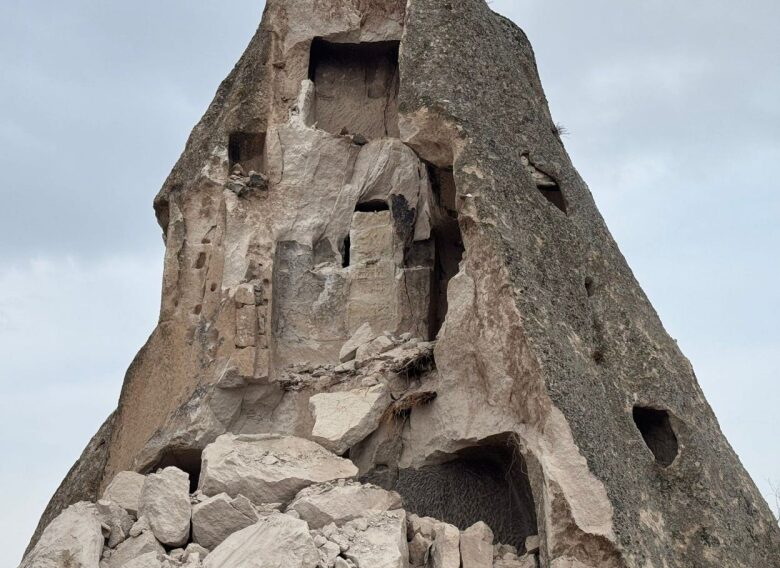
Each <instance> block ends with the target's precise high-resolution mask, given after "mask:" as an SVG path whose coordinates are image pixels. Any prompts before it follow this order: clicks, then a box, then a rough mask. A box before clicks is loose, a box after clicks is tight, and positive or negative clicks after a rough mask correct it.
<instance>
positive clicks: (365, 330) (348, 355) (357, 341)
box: [339, 323, 376, 363]
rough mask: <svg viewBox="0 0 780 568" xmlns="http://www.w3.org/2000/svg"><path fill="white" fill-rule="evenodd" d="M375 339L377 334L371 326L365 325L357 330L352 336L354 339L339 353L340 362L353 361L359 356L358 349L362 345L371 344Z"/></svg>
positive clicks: (351, 338)
mask: <svg viewBox="0 0 780 568" xmlns="http://www.w3.org/2000/svg"><path fill="white" fill-rule="evenodd" d="M375 338H376V334H375V333H374V331H373V330H372V329H371V325H370V324H368V323H364V324H363V325H361V326H360V327H359V328H358V329H357V331H356V332H355V333H353V334H352V337H350V338H349V340H348V341H347V342H346V343H345V344H344V346H343V347H342V348H341V352H340V353H339V361H340V362H341V363H346V362H347V361H352V360H353V359H354V358H355V355H356V354H357V350H358V348H359V347H361V346H362V345H365V344H367V343H370V342H371V341H373V340H374V339H375Z"/></svg>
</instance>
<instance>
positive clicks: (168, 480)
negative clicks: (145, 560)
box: [139, 467, 192, 548]
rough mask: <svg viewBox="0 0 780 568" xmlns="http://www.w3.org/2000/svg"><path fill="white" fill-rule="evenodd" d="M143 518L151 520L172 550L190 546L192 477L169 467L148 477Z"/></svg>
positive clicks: (154, 529) (145, 487) (153, 526)
mask: <svg viewBox="0 0 780 568" xmlns="http://www.w3.org/2000/svg"><path fill="white" fill-rule="evenodd" d="M139 514H140V515H142V516H144V517H146V518H147V519H148V520H149V525H150V526H151V527H152V532H153V533H154V536H155V537H156V538H157V540H159V541H160V542H161V543H163V544H165V545H167V546H169V547H173V548H175V547H178V546H183V545H185V544H187V540H188V539H189V536H190V517H191V515H192V506H191V505H190V477H189V475H187V474H186V473H185V472H183V471H182V470H180V469H178V468H176V467H166V468H165V469H163V470H161V471H159V472H158V473H152V474H150V475H148V476H147V477H146V482H145V483H144V487H143V490H142V491H141V499H140V503H139Z"/></svg>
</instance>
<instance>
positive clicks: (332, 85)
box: [309, 38, 400, 139]
mask: <svg viewBox="0 0 780 568" xmlns="http://www.w3.org/2000/svg"><path fill="white" fill-rule="evenodd" d="M399 45H400V43H399V42H373V43H333V42H328V41H325V40H323V39H320V38H316V39H315V40H314V41H313V42H312V45H311V54H310V57H309V79H311V80H312V81H313V82H314V85H315V93H316V94H315V117H316V118H315V120H316V122H317V126H318V128H321V129H322V130H326V131H328V132H330V133H331V134H337V135H338V134H352V135H360V136H363V137H365V138H366V139H373V138H382V137H385V136H393V137H397V136H398V135H399V131H398V48H399Z"/></svg>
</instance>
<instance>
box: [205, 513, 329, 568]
mask: <svg viewBox="0 0 780 568" xmlns="http://www.w3.org/2000/svg"><path fill="white" fill-rule="evenodd" d="M319 559H320V556H319V553H318V552H317V547H316V546H315V544H314V540H313V539H312V537H311V535H310V534H309V527H308V525H307V524H306V523H305V522H304V521H300V520H298V519H294V518H292V517H291V516H290V515H282V514H279V513H274V514H272V515H269V516H268V517H264V518H262V519H260V520H259V521H258V522H257V523H255V524H254V525H252V526H249V527H247V528H245V529H243V530H241V531H239V532H237V533H234V534H232V535H231V536H229V537H228V538H227V539H226V540H225V541H224V542H223V543H222V544H220V545H219V546H218V547H217V548H215V549H214V550H213V551H212V552H211V554H209V555H208V557H207V558H206V560H205V561H204V563H203V566H204V568H281V567H284V568H315V567H316V566H317V563H318V561H319Z"/></svg>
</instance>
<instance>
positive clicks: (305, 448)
mask: <svg viewBox="0 0 780 568" xmlns="http://www.w3.org/2000/svg"><path fill="white" fill-rule="evenodd" d="M355 475H357V468H356V467H355V466H354V464H352V462H350V461H349V460H345V459H342V458H339V457H338V456H335V455H333V454H332V453H331V452H329V451H328V450H326V449H325V448H323V447H322V446H320V445H319V444H316V443H315V442H312V441H310V440H305V439H303V438H295V437H292V436H280V435H277V434H259V435H252V436H250V435H242V436H235V435H232V434H225V435H223V436H220V437H219V438H218V439H217V440H216V442H214V443H213V444H210V445H209V446H207V447H206V449H205V450H204V451H203V465H202V469H201V475H200V490H201V491H203V493H205V494H206V495H218V494H219V493H227V494H228V495H231V496H238V495H244V496H246V497H247V498H249V499H250V500H251V501H252V503H256V504H260V503H289V502H290V501H291V500H292V499H293V498H294V497H295V495H296V494H297V493H298V492H299V491H300V490H301V489H304V488H305V487H308V486H309V485H312V484H314V483H322V482H324V481H332V480H336V479H345V478H350V477H354V476H355Z"/></svg>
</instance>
